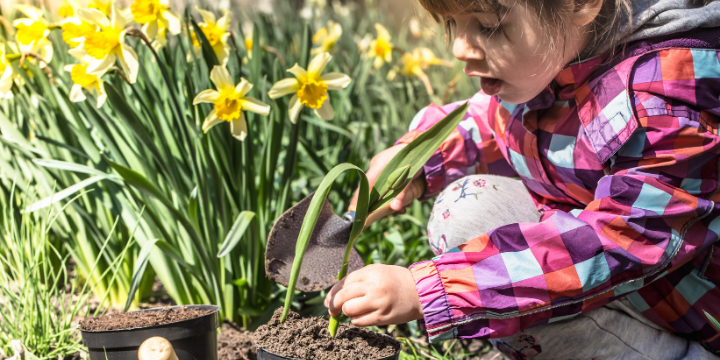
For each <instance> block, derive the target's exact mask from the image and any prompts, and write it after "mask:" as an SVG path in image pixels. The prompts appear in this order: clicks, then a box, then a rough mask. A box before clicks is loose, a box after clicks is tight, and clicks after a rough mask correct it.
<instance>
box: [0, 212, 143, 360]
mask: <svg viewBox="0 0 720 360" xmlns="http://www.w3.org/2000/svg"><path fill="white" fill-rule="evenodd" d="M4 210H5V211H4V212H3V213H4V221H3V224H2V226H0V237H2V247H0V249H2V250H1V251H0V289H2V290H0V349H2V351H3V353H4V354H7V355H8V356H10V355H13V354H14V351H15V350H14V349H13V340H15V343H16V344H15V346H17V345H18V344H19V345H20V346H21V347H22V348H23V349H24V351H25V355H24V357H23V358H24V359H29V360H31V359H43V360H44V359H47V360H51V359H52V360H55V359H64V358H65V357H68V356H70V355H73V354H75V353H78V352H80V351H82V349H83V346H82V344H81V341H80V337H79V334H78V333H77V332H76V331H75V325H74V321H75V320H76V318H77V317H80V316H86V315H87V314H88V312H89V311H90V308H89V306H88V305H89V303H88V300H89V299H90V296H91V293H92V291H93V290H94V289H93V284H90V283H88V282H82V281H80V279H78V277H77V276H76V275H72V274H69V273H68V269H67V267H68V256H64V255H62V254H61V252H60V251H59V250H58V247H57V243H58V242H59V241H58V240H59V239H58V238H57V234H55V233H54V231H53V230H52V228H53V224H54V223H55V222H56V221H58V219H59V216H58V215H59V213H57V212H56V211H54V210H48V211H41V212H36V213H31V214H28V213H25V214H22V215H17V214H18V210H19V209H18V208H14V207H10V208H5V209H4ZM107 243H108V241H105V242H104V243H103V245H107ZM131 246H132V242H130V243H128V246H127V247H126V249H127V248H130V247H131ZM102 251H103V248H101V252H102ZM124 255H125V253H122V254H121V256H120V257H119V258H117V259H116V260H115V261H114V262H113V263H111V267H110V268H109V269H108V271H106V272H104V273H102V274H101V275H100V276H101V278H105V277H107V278H108V279H109V280H108V283H109V284H111V285H112V284H113V276H112V273H114V272H116V270H115V269H116V268H117V266H118V265H119V264H121V263H122V259H123V256H124ZM96 264H97V262H96V263H95V264H94V265H96ZM106 295H107V294H106ZM106 299H107V298H106V297H103V298H101V299H98V300H99V306H100V307H103V304H105V303H106V301H105V300H106ZM18 341H19V343H17V342H18Z"/></svg>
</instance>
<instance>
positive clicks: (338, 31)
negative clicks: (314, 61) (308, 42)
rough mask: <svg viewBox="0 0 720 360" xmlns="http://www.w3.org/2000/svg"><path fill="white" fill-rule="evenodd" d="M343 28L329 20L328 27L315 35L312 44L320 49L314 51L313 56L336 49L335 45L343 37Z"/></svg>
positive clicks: (319, 30)
mask: <svg viewBox="0 0 720 360" xmlns="http://www.w3.org/2000/svg"><path fill="white" fill-rule="evenodd" d="M342 31H343V30H342V26H340V24H338V23H336V22H334V21H332V20H328V22H327V26H326V27H322V28H320V29H318V31H316V32H315V35H313V38H312V42H313V44H315V45H318V47H316V48H313V49H312V54H313V55H316V54H319V53H323V52H330V51H332V50H334V49H335V43H337V41H338V40H340V37H341V36H342Z"/></svg>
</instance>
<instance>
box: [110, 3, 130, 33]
mask: <svg viewBox="0 0 720 360" xmlns="http://www.w3.org/2000/svg"><path fill="white" fill-rule="evenodd" d="M110 18H111V19H110V22H111V23H112V26H113V27H114V28H116V29H123V28H125V24H127V22H128V19H127V17H126V15H125V13H124V12H123V11H121V10H119V9H117V8H115V7H113V8H112V12H111V13H110Z"/></svg>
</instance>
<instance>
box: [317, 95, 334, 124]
mask: <svg viewBox="0 0 720 360" xmlns="http://www.w3.org/2000/svg"><path fill="white" fill-rule="evenodd" d="M325 95H326V96H327V94H325ZM315 114H317V116H319V117H320V118H322V119H323V120H332V119H333V118H334V117H335V110H333V107H332V104H330V99H329V98H328V99H327V100H325V102H324V103H323V104H322V106H321V107H320V108H318V109H315Z"/></svg>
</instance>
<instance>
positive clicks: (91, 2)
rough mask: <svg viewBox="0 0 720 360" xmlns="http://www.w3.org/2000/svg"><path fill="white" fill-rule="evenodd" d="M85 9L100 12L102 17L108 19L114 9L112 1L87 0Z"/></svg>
mask: <svg viewBox="0 0 720 360" xmlns="http://www.w3.org/2000/svg"><path fill="white" fill-rule="evenodd" d="M87 8H88V9H95V10H97V11H100V12H101V13H103V15H105V16H108V17H110V16H111V15H112V11H113V9H114V8H113V1H112V0H87ZM76 9H78V8H76Z"/></svg>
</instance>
